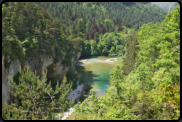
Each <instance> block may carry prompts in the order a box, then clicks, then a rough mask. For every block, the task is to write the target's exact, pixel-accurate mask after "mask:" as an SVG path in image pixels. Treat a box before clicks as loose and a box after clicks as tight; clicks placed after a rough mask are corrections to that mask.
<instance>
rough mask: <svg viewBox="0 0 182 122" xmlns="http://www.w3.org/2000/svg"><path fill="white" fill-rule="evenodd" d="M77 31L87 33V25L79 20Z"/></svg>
mask: <svg viewBox="0 0 182 122" xmlns="http://www.w3.org/2000/svg"><path fill="white" fill-rule="evenodd" d="M77 31H78V32H81V33H85V23H84V20H83V19H79V20H78V22H77Z"/></svg>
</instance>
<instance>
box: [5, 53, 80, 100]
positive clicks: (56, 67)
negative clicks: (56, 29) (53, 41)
mask: <svg viewBox="0 0 182 122" xmlns="http://www.w3.org/2000/svg"><path fill="white" fill-rule="evenodd" d="M80 56H81V52H80V51H79V52H77V53H76V54H75V56H74V57H73V58H72V59H71V65H70V66H67V65H66V64H63V63H62V61H63V60H61V61H59V62H58V63H54V59H53V57H52V56H48V55H46V54H44V55H41V56H40V59H41V61H42V63H41V62H40V61H39V60H40V59H39V60H38V58H37V57H27V59H26V60H25V61H24V64H23V66H25V65H27V64H28V65H29V66H30V69H31V71H33V72H34V71H35V70H36V71H37V74H38V75H39V77H40V78H42V77H43V72H44V71H45V70H46V69H47V70H48V73H49V74H48V75H49V76H57V77H58V78H61V79H62V78H63V76H65V75H66V74H67V72H68V71H69V70H70V69H71V68H73V69H74V70H75V63H76V62H77V61H78V59H79V57H80ZM63 59H64V58H63ZM20 67H21V63H20V61H19V60H15V61H12V62H11V64H10V66H9V68H5V67H4V55H2V102H4V101H5V102H6V103H10V101H11V100H12V99H14V98H13V97H12V95H10V93H9V91H8V87H9V85H8V76H9V78H10V79H11V80H12V79H13V77H14V76H15V74H16V73H17V72H18V71H19V70H20ZM52 71H53V72H52ZM15 101H16V99H15Z"/></svg>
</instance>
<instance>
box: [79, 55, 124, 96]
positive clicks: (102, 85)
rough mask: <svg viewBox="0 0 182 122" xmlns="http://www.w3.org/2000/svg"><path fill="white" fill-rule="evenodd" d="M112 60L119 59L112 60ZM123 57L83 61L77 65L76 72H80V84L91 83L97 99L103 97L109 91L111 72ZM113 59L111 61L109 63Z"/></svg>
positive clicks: (101, 57) (96, 58)
mask: <svg viewBox="0 0 182 122" xmlns="http://www.w3.org/2000/svg"><path fill="white" fill-rule="evenodd" d="M112 58H117V59H115V61H114V59H112ZM121 58H122V56H117V57H104V56H99V57H94V58H89V59H81V60H79V61H78V62H77V63H76V70H77V72H78V80H79V81H80V82H87V83H88V82H90V83H91V86H92V87H93V88H95V91H96V97H101V96H103V95H104V93H105V91H106V90H107V87H108V85H109V84H110V83H109V82H108V79H109V76H110V74H109V73H110V71H111V69H113V68H114V66H115V65H116V64H117V63H118V62H119V61H118V60H121ZM108 59H112V60H111V61H107V60H108Z"/></svg>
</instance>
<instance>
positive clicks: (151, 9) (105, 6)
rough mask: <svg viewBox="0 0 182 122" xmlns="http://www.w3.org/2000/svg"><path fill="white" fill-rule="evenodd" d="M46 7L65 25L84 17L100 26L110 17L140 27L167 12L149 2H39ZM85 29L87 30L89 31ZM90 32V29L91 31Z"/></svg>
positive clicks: (70, 24)
mask: <svg viewBox="0 0 182 122" xmlns="http://www.w3.org/2000/svg"><path fill="white" fill-rule="evenodd" d="M38 4H40V5H42V6H43V7H45V8H46V9H47V10H48V11H49V12H50V13H51V15H52V16H53V17H57V18H59V19H61V22H62V23H63V24H64V25H65V27H69V26H70V28H71V27H72V25H76V23H77V21H78V18H82V19H83V20H84V21H85V23H84V24H86V23H87V22H88V21H90V22H92V26H93V25H94V24H97V25H98V27H99V28H101V27H103V26H104V20H105V19H110V20H111V21H112V22H113V25H111V27H109V29H108V30H107V31H108V32H109V31H113V29H112V28H114V27H115V26H116V24H117V23H122V25H125V26H127V27H135V28H136V29H138V28H139V27H140V26H142V25H143V24H146V23H148V22H152V21H154V22H160V21H162V20H163V19H164V18H165V16H166V14H167V13H166V12H165V11H164V10H162V9H160V8H158V7H156V6H154V5H153V4H151V3H149V2H141V3H140V2H131V3H130V2H57V3H55V2H50V3H49V2H42V3H38ZM90 29H91V27H89V29H88V30H90ZM88 30H86V29H85V32H88ZM89 33H90V31H89Z"/></svg>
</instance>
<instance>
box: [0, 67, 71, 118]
mask: <svg viewBox="0 0 182 122" xmlns="http://www.w3.org/2000/svg"><path fill="white" fill-rule="evenodd" d="M46 81H47V80H46V72H44V76H43V78H42V80H39V77H38V76H37V73H36V71H35V74H34V73H33V72H31V70H30V69H29V67H28V66H25V68H24V69H23V70H21V69H20V76H19V84H18V85H17V84H16V83H14V82H13V81H12V80H11V81H10V88H13V89H15V92H12V91H11V90H10V93H11V94H12V95H13V96H15V97H17V98H18V99H20V100H21V103H20V105H17V104H16V103H11V104H10V105H8V104H6V103H4V104H3V107H4V110H3V112H2V117H3V119H5V120H6V119H7V120H24V119H27V120H31V119H56V118H55V113H54V112H55V110H57V111H59V112H61V113H62V112H64V110H66V109H68V107H70V106H72V105H73V103H74V100H72V101H70V102H69V103H68V101H66V100H65V99H66V97H67V96H68V95H69V92H70V91H71V84H67V83H66V82H67V79H66V77H65V78H64V80H63V83H62V84H60V85H59V82H57V85H56V87H55V90H53V88H52V87H51V83H49V84H48V85H47V84H46ZM56 94H60V97H59V99H58V100H57V99H55V95H56Z"/></svg>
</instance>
